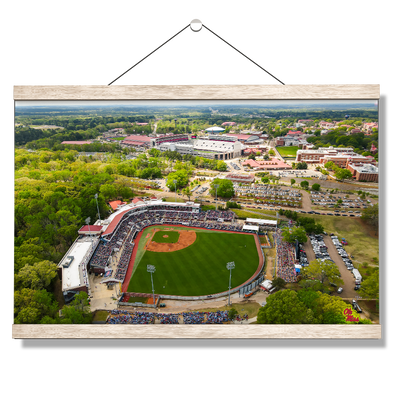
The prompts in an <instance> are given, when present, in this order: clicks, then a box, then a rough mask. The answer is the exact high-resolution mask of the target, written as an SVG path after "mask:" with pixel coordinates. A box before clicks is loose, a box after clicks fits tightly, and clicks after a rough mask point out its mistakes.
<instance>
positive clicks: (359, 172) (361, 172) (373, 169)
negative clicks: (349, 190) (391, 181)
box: [347, 164, 379, 182]
mask: <svg viewBox="0 0 400 400" xmlns="http://www.w3.org/2000/svg"><path fill="white" fill-rule="evenodd" d="M347 169H348V170H349V171H350V172H351V173H352V174H353V179H355V180H356V181H363V182H378V181H379V173H378V172H379V170H378V167H377V166H375V165H372V164H349V165H348V166H347Z"/></svg>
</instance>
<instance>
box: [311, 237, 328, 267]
mask: <svg viewBox="0 0 400 400" xmlns="http://www.w3.org/2000/svg"><path fill="white" fill-rule="evenodd" d="M310 241H311V246H312V248H313V251H314V254H315V258H316V259H320V260H321V261H325V260H329V261H332V259H331V257H330V255H329V253H328V247H327V246H326V244H325V242H324V237H323V236H322V235H310ZM332 262H333V261H332Z"/></svg>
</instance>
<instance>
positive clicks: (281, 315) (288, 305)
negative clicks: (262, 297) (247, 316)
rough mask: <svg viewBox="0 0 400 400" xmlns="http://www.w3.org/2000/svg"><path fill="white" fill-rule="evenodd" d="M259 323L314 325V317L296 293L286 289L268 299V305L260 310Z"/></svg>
mask: <svg viewBox="0 0 400 400" xmlns="http://www.w3.org/2000/svg"><path fill="white" fill-rule="evenodd" d="M257 323H258V324H312V323H314V315H313V312H312V311H311V310H309V309H308V308H307V307H306V306H305V304H304V303H303V302H302V301H300V299H299V298H298V296H297V293H296V292H295V291H293V290H289V289H285V290H281V291H279V292H277V293H274V294H271V295H270V296H268V297H267V299H266V305H265V306H263V307H261V308H260V309H259V310H258V314H257Z"/></svg>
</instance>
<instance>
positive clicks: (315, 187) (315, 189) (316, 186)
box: [311, 183, 321, 192]
mask: <svg viewBox="0 0 400 400" xmlns="http://www.w3.org/2000/svg"><path fill="white" fill-rule="evenodd" d="M320 188H321V185H320V184H318V183H314V184H313V185H312V186H311V189H312V190H314V191H316V192H318V191H319V189H320Z"/></svg>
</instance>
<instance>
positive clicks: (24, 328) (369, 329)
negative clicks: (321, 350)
mask: <svg viewBox="0 0 400 400" xmlns="http://www.w3.org/2000/svg"><path fill="white" fill-rule="evenodd" d="M12 337H13V338H14V339H58V338H59V339H381V325H13V329H12Z"/></svg>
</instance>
